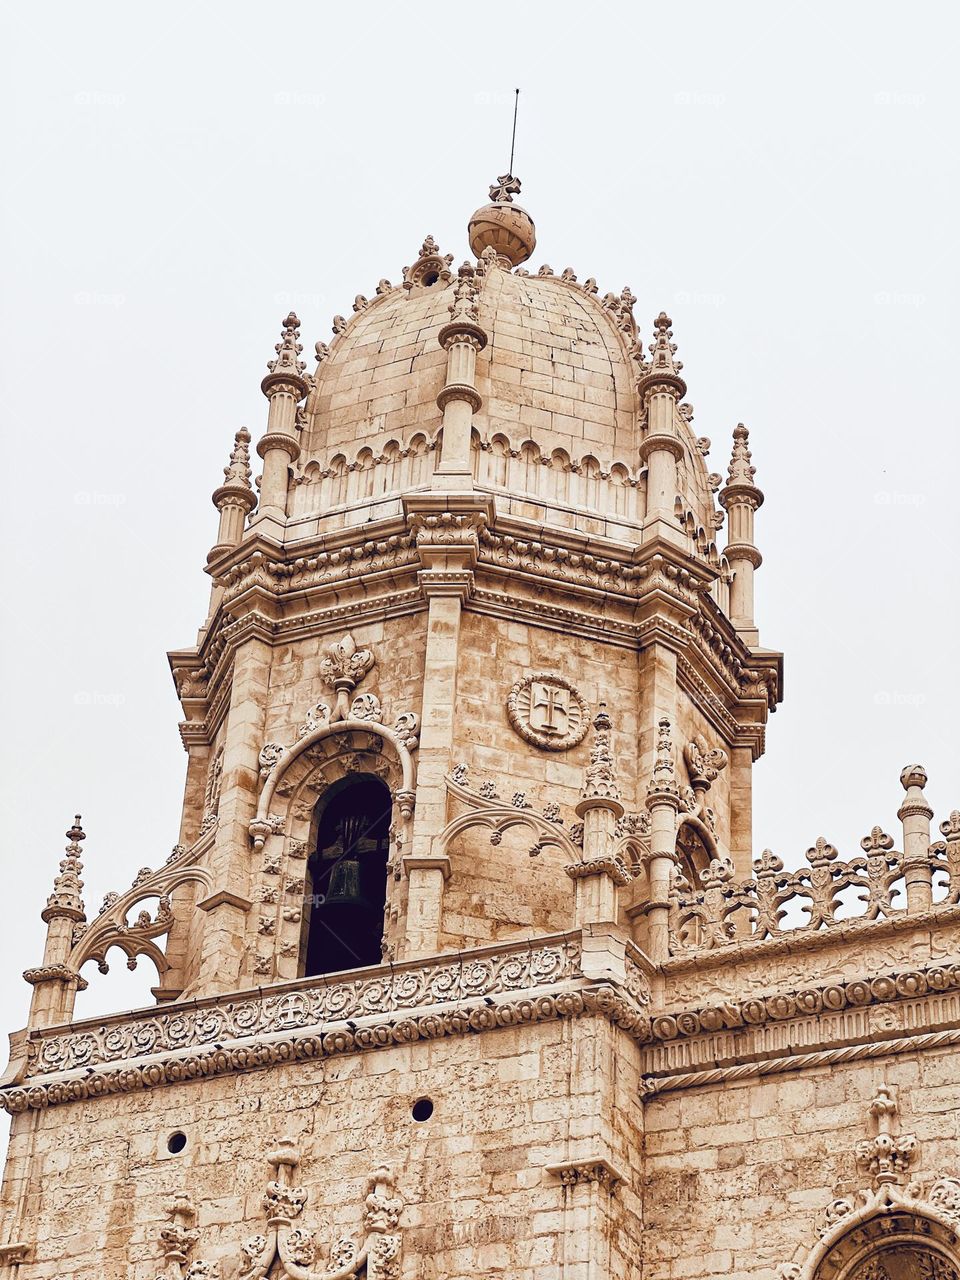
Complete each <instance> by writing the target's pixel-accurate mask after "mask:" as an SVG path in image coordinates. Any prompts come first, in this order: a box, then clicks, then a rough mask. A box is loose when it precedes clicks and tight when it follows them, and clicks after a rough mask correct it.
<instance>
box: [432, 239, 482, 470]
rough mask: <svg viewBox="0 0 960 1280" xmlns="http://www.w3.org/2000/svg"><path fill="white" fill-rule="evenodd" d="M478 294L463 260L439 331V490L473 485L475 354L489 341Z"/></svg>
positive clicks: (476, 401) (472, 271)
mask: <svg viewBox="0 0 960 1280" xmlns="http://www.w3.org/2000/svg"><path fill="white" fill-rule="evenodd" d="M479 297H480V291H479V289H478V287H477V283H476V271H475V269H474V268H473V267H472V266H471V265H470V263H469V262H465V263H464V264H463V266H462V267H461V268H460V273H459V278H458V280H457V283H456V286H455V288H454V299H453V302H451V304H450V321H449V323H448V324H445V325H444V326H443V328H442V329H441V330H440V333H439V334H438V341H439V343H440V345H441V347H443V349H444V350H445V351H446V353H447V377H446V382H445V383H444V386H443V390H442V391H441V392H440V394H439V395H438V396H437V406H438V408H439V409H440V411H441V413H442V414H443V442H442V447H441V450H440V461H439V463H438V464H437V469H436V471H435V472H434V488H438V489H459V490H464V489H472V488H473V463H472V459H471V456H470V451H471V441H470V436H471V429H472V424H473V415H474V414H475V413H476V412H477V410H478V409H479V408H480V404H481V400H480V394H479V392H478V391H477V388H476V370H477V352H478V351H482V350H483V348H484V347H485V346H486V345H487V335H486V334H485V333H484V331H483V329H481V328H480V324H479V315H480V309H479Z"/></svg>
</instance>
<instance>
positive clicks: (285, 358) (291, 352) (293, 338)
mask: <svg viewBox="0 0 960 1280" xmlns="http://www.w3.org/2000/svg"><path fill="white" fill-rule="evenodd" d="M299 339H300V319H299V317H298V316H297V313H296V312H295V311H291V312H290V313H289V314H288V316H287V318H286V319H285V320H284V322H283V332H282V334H281V335H280V341H279V342H278V343H277V345H276V347H274V350H275V351H276V353H277V357H276V359H275V360H269V361H268V362H267V368H268V369H269V371H270V372H271V373H272V374H274V375H279V374H288V375H290V376H291V377H295V378H298V379H299V378H300V377H301V376H302V374H303V371H304V370H305V369H306V367H307V366H306V365H305V364H304V363H303V361H302V360H301V359H300V352H301V351H302V350H303V347H302V345H301V343H300V340H299Z"/></svg>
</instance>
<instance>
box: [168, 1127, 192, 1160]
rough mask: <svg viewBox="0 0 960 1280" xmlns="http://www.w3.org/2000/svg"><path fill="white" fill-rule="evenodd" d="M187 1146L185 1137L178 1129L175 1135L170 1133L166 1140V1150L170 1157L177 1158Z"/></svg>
mask: <svg viewBox="0 0 960 1280" xmlns="http://www.w3.org/2000/svg"><path fill="white" fill-rule="evenodd" d="M186 1145H187V1135H186V1134H185V1133H181V1132H180V1130H179V1129H178V1130H177V1132H176V1133H171V1135H170V1137H169V1138H168V1139H167V1150H168V1151H169V1152H170V1154H171V1155H172V1156H178V1155H179V1154H180V1152H181V1151H182V1150H183V1148H184V1147H185V1146H186Z"/></svg>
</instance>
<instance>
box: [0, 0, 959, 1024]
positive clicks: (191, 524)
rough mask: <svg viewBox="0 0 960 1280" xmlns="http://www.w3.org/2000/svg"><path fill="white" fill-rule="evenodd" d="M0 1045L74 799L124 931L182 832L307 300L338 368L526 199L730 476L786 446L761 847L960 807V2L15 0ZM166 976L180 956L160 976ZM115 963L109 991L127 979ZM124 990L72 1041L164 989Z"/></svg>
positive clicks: (7, 299)
mask: <svg viewBox="0 0 960 1280" xmlns="http://www.w3.org/2000/svg"><path fill="white" fill-rule="evenodd" d="M6 23H7V30H6V33H5V39H4V48H5V61H6V64H7V65H6V67H5V69H4V74H3V82H4V88H3V93H4V97H5V105H4V120H5V123H6V128H5V129H4V131H3V132H4V141H3V147H4V151H3V173H4V177H5V179H6V181H5V183H4V187H5V191H4V193H3V205H2V207H3V234H4V245H5V249H6V252H5V255H4V256H5V259H6V266H7V273H6V274H7V284H6V289H5V291H4V295H3V302H2V307H3V326H4V328H3V343H2V350H3V357H4V358H3V366H4V368H3V374H2V378H3V386H2V413H3V418H4V423H5V445H4V452H3V458H4V463H5V475H4V481H5V483H4V501H3V508H2V512H3V522H4V526H5V544H6V547H7V563H6V569H5V581H6V589H5V591H4V607H5V619H4V626H3V630H2V643H3V659H4V671H5V680H4V688H3V702H4V710H5V719H6V732H5V734H4V735H3V751H4V757H5V759H4V761H3V769H2V779H3V800H2V827H3V835H4V842H5V846H6V848H5V868H6V876H5V878H4V881H3V886H4V888H3V893H2V895H0V974H2V975H3V977H2V981H0V1025H2V1026H3V1027H4V1028H11V1027H18V1026H21V1025H22V1024H23V1021H24V1017H25V1011H26V1006H27V1000H28V988H27V987H26V986H25V985H24V984H22V983H21V982H20V979H19V974H20V972H21V971H22V970H23V969H24V968H25V967H26V966H28V965H32V964H36V963H39V961H40V959H41V955H42V950H43V925H42V924H41V921H40V917H39V913H40V910H41V908H42V906H43V903H44V900H45V898H46V895H47V893H48V892H49V888H50V883H51V880H52V877H53V875H54V874H55V872H56V869H57V862H58V859H59V857H60V855H61V851H62V849H63V846H64V843H65V841H64V839H63V835H62V833H63V832H64V831H65V830H66V828H67V826H68V825H69V823H70V821H71V819H72V815H73V814H74V813H75V812H76V811H77V810H79V811H80V812H81V813H82V814H83V819H84V826H85V827H86V829H87V832H88V833H89V838H88V840H87V842H86V849H85V855H86V864H87V873H86V877H85V879H86V882H87V895H86V896H87V904H88V910H89V909H91V908H92V910H93V911H96V908H97V906H98V905H99V903H100V901H101V899H102V896H103V894H104V892H105V891H106V890H107V889H110V888H118V889H122V888H123V887H125V886H126V885H128V884H129V883H130V881H131V879H132V877H133V875H134V874H135V872H136V871H137V869H138V868H140V867H141V866H143V865H152V866H156V865H157V864H158V863H159V862H162V861H163V859H164V858H165V857H166V855H167V854H168V852H169V850H170V847H171V846H172V845H173V843H174V841H175V840H176V836H177V823H178V814H179V804H180V789H181V784H182V777H183V768H184V763H185V756H184V755H183V752H182V749H181V747H180V743H179V739H178V736H177V727H176V726H177V720H178V705H177V701H176V698H175V696H174V690H173V685H172V682H171V680H170V676H169V673H168V669H167V664H166V660H165V657H164V651H165V650H166V649H167V648H171V647H179V646H182V645H184V644H189V643H191V641H192V640H193V638H194V637H195V633H196V628H197V626H198V624H199V623H200V621H201V620H202V618H203V615H204V610H205V605H206V598H207V593H208V580H207V578H206V576H205V575H204V574H203V572H202V565H203V562H204V557H205V554H206V551H207V549H208V547H209V546H210V544H211V543H212V541H213V540H214V533H215V529H216V513H215V511H214V510H213V508H212V506H211V505H210V493H211V491H212V489H213V488H214V487H215V485H216V484H217V483H218V481H219V480H220V477H221V474H222V471H221V468H222V467H223V465H224V463H225V461H226V458H227V453H228V451H229V446H230V443H231V441H232V438H233V433H234V432H235V431H236V430H237V428H238V427H239V426H240V425H242V424H246V425H248V426H249V427H250V429H251V430H252V431H253V433H254V436H255V437H256V436H257V435H258V434H259V433H260V431H262V429H263V424H264V421H265V416H266V402H265V400H264V399H263V397H262V396H261V394H260V391H259V383H260V379H261V377H262V375H263V372H264V362H265V361H266V359H267V358H268V356H270V355H271V354H272V348H273V344H274V342H275V341H276V340H277V336H278V333H279V322H280V320H281V318H282V317H283V315H284V314H285V313H286V311H287V310H288V309H289V308H290V307H291V306H293V307H295V308H296V309H297V311H298V312H299V314H300V316H301V318H302V320H303V337H304V343H305V347H306V350H307V351H308V352H310V351H312V347H313V343H314V341H315V340H316V339H318V338H324V339H326V338H328V337H329V334H330V319H331V317H332V315H333V314H334V313H335V312H347V313H349V308H350V304H351V303H352V300H353V298H354V296H355V295H356V294H357V293H358V292H363V293H366V294H370V293H372V291H373V289H374V287H375V285H376V282H377V280H378V279H379V278H380V277H381V276H387V277H389V278H391V279H394V280H396V279H397V278H398V277H399V275H400V271H401V268H402V266H403V264H404V263H408V262H410V261H412V260H413V258H414V256H415V253H416V249H417V247H418V246H419V244H420V242H421V240H422V239H423V237H424V235H425V234H427V233H428V232H429V233H432V234H433V235H435V236H436V237H437V239H438V240H439V242H440V244H441V247H442V248H443V250H444V251H445V252H447V251H449V252H452V253H454V254H455V255H457V258H458V259H459V258H462V257H463V256H464V255H465V252H466V249H467V245H466V235H465V228H466V222H467V218H468V216H469V214H470V213H471V211H472V210H473V209H474V208H475V207H476V206H477V205H478V204H479V203H481V201H482V200H483V199H485V197H486V191H487V186H488V184H489V183H490V182H491V181H492V180H493V178H494V177H495V176H496V175H497V174H500V173H503V172H504V171H505V169H506V167H507V163H506V162H507V158H508V153H509V129H510V115H511V109H512V90H513V88H514V86H515V85H520V86H521V87H522V89H523V91H524V93H523V97H522V99H521V114H520V128H519V136H518V142H517V159H516V165H515V168H516V171H517V173H518V174H519V175H520V176H521V178H522V180H523V197H522V200H523V203H524V205H525V206H526V207H527V208H528V209H529V210H530V212H531V213H532V215H533V217H534V218H535V220H536V223H537V232H538V239H539V246H538V251H537V254H536V256H535V258H534V261H533V262H532V264H531V266H532V267H533V268H534V269H535V268H536V266H538V265H539V264H540V263H543V262H548V263H550V264H551V265H552V266H553V267H554V269H555V270H557V271H559V270H561V269H562V268H564V267H566V266H568V265H569V266H572V267H573V268H574V269H575V270H576V271H577V272H578V273H579V275H580V276H581V278H584V277H586V276H589V275H593V276H595V277H596V278H597V280H598V282H599V284H600V289H601V292H603V291H606V290H608V289H616V290H619V289H620V288H621V286H622V285H623V284H624V283H627V284H629V285H630V286H631V287H632V289H633V291H634V292H635V293H636V294H637V296H638V298H639V303H638V305H637V307H636V313H637V316H638V319H639V321H640V323H641V325H642V328H643V333H644V336H645V338H647V339H648V338H649V334H650V328H651V325H650V321H651V318H652V317H653V316H654V315H655V314H656V313H657V312H658V311H659V310H660V309H661V308H666V309H667V310H668V311H669V312H670V313H671V314H672V316H673V318H674V328H675V334H676V341H677V342H678V343H679V347H680V356H681V357H682V359H683V360H684V363H685V376H686V377H687V379H688V381H689V386H690V392H689V399H690V401H691V402H692V403H693V404H694V405H695V407H696V428H697V430H698V431H699V432H700V433H702V434H704V435H708V436H710V437H711V438H712V439H713V441H714V451H713V453H712V455H711V465H712V466H713V467H714V468H715V469H716V470H718V471H724V470H725V467H726V461H727V457H728V449H729V440H730V432H731V430H732V428H733V426H734V425H735V424H736V422H737V421H739V420H743V421H744V422H746V423H747V424H748V425H749V426H750V428H751V431H752V444H753V449H754V461H755V463H756V465H757V479H758V482H759V483H760V485H761V486H762V488H763V489H764V491H765V493H766V497H767V501H766V504H765V506H764V507H763V509H762V510H761V512H760V514H759V517H758V521H757V528H758V540H759V544H760V547H761V549H762V551H763V554H764V557H765V563H764V565H763V568H762V569H761V570H760V572H759V574H758V577H757V595H758V613H759V619H760V625H761V634H762V640H763V641H764V643H766V644H768V645H770V646H771V647H779V648H782V649H783V650H785V652H786V687H785V694H786V697H785V702H784V705H783V706H782V708H781V709H780V710H779V711H778V712H777V714H776V715H775V716H774V717H773V718H772V721H771V723H770V726H769V733H768V754H767V756H766V758H765V759H764V760H763V762H762V763H761V764H760V765H759V766H758V768H757V771H756V780H757V804H756V821H755V832H756V849H757V851H759V850H760V849H761V848H762V847H763V846H764V845H769V846H771V847H772V848H773V849H775V850H776V851H778V852H779V853H781V854H782V855H783V856H784V857H785V858H786V859H787V860H788V863H790V864H794V863H795V862H796V860H797V859H798V858H799V857H800V856H801V854H802V851H803V850H804V849H805V848H806V847H807V846H808V845H810V844H811V843H812V842H813V840H814V839H815V837H816V836H817V835H818V834H820V833H822V834H824V835H825V836H827V837H828V838H829V839H830V840H832V841H833V842H834V843H835V844H837V845H838V846H839V847H840V849H841V853H842V854H852V853H854V852H857V850H858V841H859V838H860V836H861V835H863V834H864V833H865V832H866V831H868V830H869V828H870V827H871V826H872V825H873V824H874V823H875V822H880V823H882V824H883V825H885V827H886V829H887V830H888V831H890V832H891V833H892V834H893V835H894V836H895V837H897V838H898V841H899V826H898V824H897V822H896V817H895V814H896V809H897V806H898V804H899V800H900V797H901V796H902V791H901V789H900V786H899V782H898V775H899V772H900V769H901V767H902V766H903V765H904V764H905V763H907V762H909V761H912V760H914V759H918V760H920V761H922V762H923V763H924V764H925V765H926V766H927V768H928V770H929V773H930V784H929V787H928V789H927V794H928V796H929V798H930V800H931V802H932V803H933V805H934V807H935V809H936V811H937V820H938V821H939V819H941V818H942V817H944V816H945V814H946V812H947V811H948V810H949V808H951V807H953V806H960V768H958V764H960V735H958V733H957V725H958V723H960V705H958V692H957V680H956V661H957V640H956V637H957V634H958V622H960V618H958V591H957V573H956V544H957V525H958V520H957V513H958V509H960V497H958V493H960V479H958V467H957V463H958V444H957V435H958V412H957V404H956V401H957V390H958V388H957V376H956V359H955V356H956V351H957V347H958V338H960V334H958V325H957V226H958V221H957V194H958V182H957V153H958V148H957V140H956V122H957V118H958V115H957V81H956V77H955V66H956V61H957V45H958V38H960V29H958V26H957V20H956V14H955V11H954V10H953V9H952V8H951V6H948V5H947V4H939V5H937V4H923V3H914V4H912V5H911V6H909V7H908V8H905V7H904V6H903V4H902V3H898V4H892V3H886V4H884V3H877V2H876V0H873V2H871V3H852V2H850V0H846V2H845V3H844V4H836V3H830V4H828V3H808V4H769V3H757V4H746V3H733V2H728V3H725V4H717V3H686V4H685V3H678V2H676V0H674V2H673V3H669V4H668V3H665V2H661V3H658V4H650V3H641V4H629V5H628V4H621V5H613V4H596V3H594V4H576V5H572V4H563V3H551V4H549V5H548V4H543V5H539V4H536V5H535V4H526V5H521V4H517V3H512V4H509V5H507V4H496V3H489V4H485V5H482V6H456V7H455V6H451V5H439V4H437V5H431V4H417V5H413V4H408V5H399V4H370V3H368V4H347V5H336V6H334V5H319V4H312V5H309V4H301V3H297V2H296V0H287V3H285V4H283V5H252V4H249V3H247V4H243V3H231V4H229V5H226V4H221V5H213V4H211V5H198V4H185V3H183V2H182V0H171V2H170V3H167V4H165V5H162V6H160V7H156V6H154V7H152V8H150V9H149V10H147V9H146V8H144V7H143V6H139V5H129V4H116V5H107V4H96V3H88V4H85V5H76V4H65V3H62V2H61V3H51V4H46V5H44V6H43V7H42V9H38V8H36V7H34V8H32V9H31V8H30V7H28V6H24V5H15V6H14V5H9V6H7V8H6ZM144 965H145V967H147V968H148V967H149V966H147V965H146V962H144ZM94 976H95V975H94ZM150 982H151V975H150V974H149V973H144V974H143V976H142V977H141V975H140V974H139V973H138V974H136V975H128V974H127V973H126V972H125V971H124V970H123V967H122V964H121V969H120V971H119V973H117V974H116V980H115V981H114V975H113V974H111V975H110V978H109V979H107V980H100V983H99V985H100V987H101V988H103V984H104V983H107V984H109V985H107V987H106V988H105V989H104V990H102V992H96V993H95V991H94V990H93V989H91V991H90V992H89V993H87V997H86V998H84V997H81V1000H80V1002H79V1004H78V1013H84V1012H89V1013H93V1012H98V1011H99V1010H100V1009H101V1008H110V1007H113V1008H116V1007H122V1006H123V1005H124V1004H125V1003H128V1002H129V1003H140V1002H143V994H144V992H145V990H146V988H147V987H148V986H149V985H150Z"/></svg>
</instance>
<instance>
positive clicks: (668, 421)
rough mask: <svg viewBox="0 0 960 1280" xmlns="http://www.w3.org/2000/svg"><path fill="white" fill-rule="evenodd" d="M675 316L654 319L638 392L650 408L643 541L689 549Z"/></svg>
mask: <svg viewBox="0 0 960 1280" xmlns="http://www.w3.org/2000/svg"><path fill="white" fill-rule="evenodd" d="M672 323H673V322H672V321H671V319H670V317H669V316H668V315H667V314H666V313H665V312H663V311H661V312H660V314H659V316H657V318H656V320H655V321H654V327H655V330H656V337H655V340H654V341H653V343H652V344H651V346H650V352H651V359H650V361H649V362H648V363H645V364H644V366H643V372H642V373H641V376H640V379H639V381H638V383H637V391H638V393H639V395H640V399H641V402H642V404H643V407H644V415H645V418H646V429H645V433H644V437H643V440H642V441H641V443H640V461H641V463H643V464H644V465H645V466H646V468H647V510H646V514H645V515H644V520H643V533H642V535H641V540H642V541H643V542H649V541H652V540H654V539H656V538H664V539H666V540H667V541H668V542H673V543H675V544H676V545H677V546H681V547H686V544H687V535H686V533H685V531H684V530H683V529H682V528H681V527H680V526H679V525H678V524H677V517H676V510H675V503H676V499H677V463H678V462H679V461H680V459H681V458H682V457H683V444H682V442H681V440H680V434H679V431H678V429H677V404H678V403H679V401H680V400H682V399H683V397H684V396H685V395H686V392H687V384H686V383H685V382H684V380H683V379H682V378H681V377H680V372H679V371H680V369H681V368H682V367H683V366H682V365H681V364H679V363H678V362H677V361H675V360H674V358H673V357H674V353H675V352H676V350H677V348H676V344H675V343H672V342H671V341H670V339H671V338H672V337H673V330H672V329H671V328H670V326H671V324H672Z"/></svg>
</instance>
